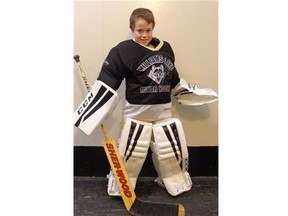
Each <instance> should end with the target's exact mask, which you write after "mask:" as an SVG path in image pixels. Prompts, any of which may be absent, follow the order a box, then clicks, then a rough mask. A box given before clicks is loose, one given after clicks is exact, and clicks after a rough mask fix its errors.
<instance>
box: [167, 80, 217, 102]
mask: <svg viewBox="0 0 288 216" xmlns="http://www.w3.org/2000/svg"><path fill="white" fill-rule="evenodd" d="M172 92H173V96H174V97H175V98H176V99H177V101H178V103H180V104H183V105H187V106H200V105H204V104H208V103H212V102H215V101H217V100H218V94H217V93H216V92H214V91H213V90H212V89H210V88H198V87H197V85H196V84H189V83H187V82H186V81H185V80H184V79H182V78H181V79H180V82H179V83H178V84H177V86H175V88H174V89H173V91H172Z"/></svg>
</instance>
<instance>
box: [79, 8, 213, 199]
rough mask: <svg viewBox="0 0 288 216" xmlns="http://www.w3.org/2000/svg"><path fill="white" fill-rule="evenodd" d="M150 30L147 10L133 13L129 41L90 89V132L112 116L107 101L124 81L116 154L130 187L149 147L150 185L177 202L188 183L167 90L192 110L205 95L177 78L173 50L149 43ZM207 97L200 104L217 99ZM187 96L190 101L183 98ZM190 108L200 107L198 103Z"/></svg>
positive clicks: (111, 185)
mask: <svg viewBox="0 0 288 216" xmlns="http://www.w3.org/2000/svg"><path fill="white" fill-rule="evenodd" d="M154 27H155V20H154V16H153V13H152V12H151V11H150V10H149V9H146V8H138V9H135V10H134V11H133V12H132V14H131V16H130V29H131V31H132V34H133V40H132V39H131V40H126V41H123V42H121V43H119V44H118V45H117V46H115V47H114V48H112V49H111V50H110V52H109V54H108V56H107V58H106V59H105V60H104V63H103V66H102V68H101V71H100V73H99V77H98V79H97V81H96V82H95V84H94V86H96V87H95V88H97V89H99V91H98V92H101V93H99V98H98V100H99V104H100V105H99V107H101V108H100V109H99V110H100V111H99V110H98V111H96V114H95V115H97V121H98V122H97V123H94V122H93V124H95V127H96V126H97V125H98V124H99V122H101V121H102V120H103V119H102V120H101V119H99V118H100V116H106V115H107V113H109V112H110V111H111V110H113V107H114V106H115V104H116V103H117V102H116V101H117V100H116V99H115V100H114V99H113V98H114V97H117V92H116V90H117V89H118V88H119V86H120V84H121V83H122V81H123V80H124V79H125V81H126V95H125V97H126V101H125V105H124V108H123V117H124V126H123V129H122V132H121V137H120V139H119V143H118V148H119V153H120V155H121V157H122V158H123V162H124V164H125V168H126V170H127V173H128V176H129V179H130V181H131V184H132V186H133V188H134V189H135V187H136V183H137V178H138V175H139V173H140V171H141V168H142V166H143V164H144V161H145V159H146V156H147V152H148V149H149V147H150V148H151V151H152V159H153V164H154V167H155V169H156V171H157V173H158V178H157V179H156V180H155V181H156V182H157V183H158V184H159V185H160V186H163V187H165V188H166V189H167V191H168V193H169V194H171V195H172V196H177V195H179V194H181V193H183V192H185V191H188V190H190V189H191V187H192V181H191V178H190V175H189V173H188V150H187V145H186V140H185V136H184V131H183V128H182V124H181V122H180V120H179V119H177V118H172V113H171V106H172V104H171V92H172V90H173V94H174V96H175V97H176V99H177V100H178V102H181V103H185V104H186V105H191V104H192V105H195V104H193V101H192V102H191V100H193V97H194V96H195V95H197V94H195V92H197V91H198V93H199V92H200V97H201V96H202V95H205V94H206V93H207V91H205V89H199V88H197V87H196V85H193V86H192V85H190V84H188V83H187V82H186V81H185V80H183V79H180V78H179V74H178V72H177V69H176V68H175V64H174V61H175V58H174V53H173V50H172V48H171V46H170V44H169V43H168V42H165V41H163V40H160V39H157V38H155V37H153V29H154ZM206 90H207V89H206ZM209 91H210V92H209ZM209 91H208V95H209V94H210V93H211V92H212V96H215V97H214V98H213V100H210V101H209V100H207V98H205V101H204V102H203V103H209V102H213V101H215V98H217V95H216V94H214V92H213V91H212V90H209ZM107 92H108V93H109V95H108V93H107ZM97 95H98V94H97ZM187 95H188V97H187ZM189 95H193V96H192V97H191V98H189ZM96 97H97V96H96ZM203 103H202V104H203ZM196 105H201V103H199V100H198V101H197V102H196ZM103 110H104V111H103ZM84 132H85V131H84ZM108 178H109V181H108V193H109V195H117V196H118V195H120V192H119V190H118V187H117V185H116V182H115V179H114V176H113V174H112V172H110V174H109V175H108Z"/></svg>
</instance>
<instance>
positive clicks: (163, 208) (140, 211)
mask: <svg viewBox="0 0 288 216" xmlns="http://www.w3.org/2000/svg"><path fill="white" fill-rule="evenodd" d="M129 212H130V213H131V214H132V215H135V216H158V215H162V216H184V215H185V209H184V207H183V206H182V205H180V204H175V203H157V202H145V201H142V200H139V199H137V198H136V200H135V202H134V203H133V205H132V207H131V209H130V211H129Z"/></svg>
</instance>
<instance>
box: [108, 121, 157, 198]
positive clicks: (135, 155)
mask: <svg viewBox="0 0 288 216" xmlns="http://www.w3.org/2000/svg"><path fill="white" fill-rule="evenodd" d="M151 136H152V123H148V122H143V121H139V120H135V119H131V118H127V119H126V120H125V124H124V127H123V129H122V132H121V136H120V141H119V146H118V150H119V154H120V156H121V157H122V159H123V163H124V165H125V168H126V171H127V174H128V177H129V180H130V182H131V185H132V187H133V189H135V187H136V183H137V179H138V176H139V173H140V171H141V169H142V166H143V164H144V162H145V159H146V157H147V153H148V149H149V146H150V141H151ZM111 174H112V173H110V174H109V176H110V177H109V180H108V194H109V195H112V196H113V195H115V194H117V193H118V192H117V191H119V189H118V187H117V185H116V186H114V185H113V184H111V186H110V187H109V182H111V183H114V184H115V180H114V181H113V178H114V176H113V174H112V176H111ZM113 190H114V191H113ZM119 195H120V193H119Z"/></svg>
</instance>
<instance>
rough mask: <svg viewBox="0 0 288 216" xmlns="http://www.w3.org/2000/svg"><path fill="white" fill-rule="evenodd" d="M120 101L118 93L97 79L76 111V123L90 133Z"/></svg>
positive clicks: (86, 132)
mask: <svg viewBox="0 0 288 216" xmlns="http://www.w3.org/2000/svg"><path fill="white" fill-rule="evenodd" d="M118 101H119V97H118V93H117V92H116V91H115V90H113V89H112V88H111V87H109V86H108V85H107V84H105V83H103V82H102V81H100V80H97V81H96V82H95V83H94V85H93V86H92V89H91V90H90V91H89V93H88V94H87V95H86V97H85V99H84V100H83V101H82V103H81V104H80V105H79V107H78V108H77V109H76V111H75V112H74V125H75V126H76V127H78V128H79V129H80V130H81V131H83V132H84V133H85V134H87V135H90V134H91V133H92V132H93V131H94V129H95V128H96V127H97V126H98V125H99V124H101V123H102V121H103V119H105V118H107V117H108V115H109V114H110V113H111V112H112V111H113V110H114V108H115V107H116V105H117V103H118Z"/></svg>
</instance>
